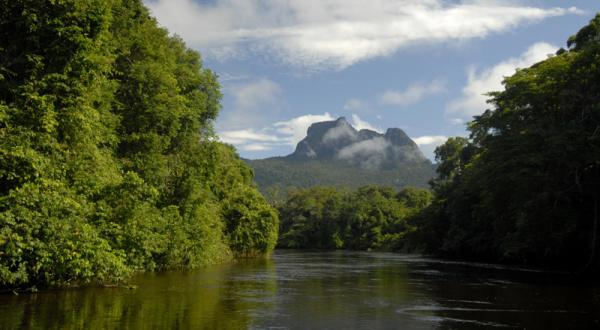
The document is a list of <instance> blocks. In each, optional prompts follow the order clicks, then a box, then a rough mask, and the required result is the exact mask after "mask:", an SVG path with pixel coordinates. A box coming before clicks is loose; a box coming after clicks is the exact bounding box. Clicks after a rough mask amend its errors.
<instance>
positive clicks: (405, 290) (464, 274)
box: [0, 251, 600, 330]
mask: <svg viewBox="0 0 600 330" xmlns="http://www.w3.org/2000/svg"><path fill="white" fill-rule="evenodd" d="M131 283H132V284H135V285H137V289H125V288H84V289H70V290H55V291H43V292H39V293H34V294H24V293H22V294H19V295H13V294H3V295H0V327H1V328H2V329H27V328H30V329H110V328H114V329H187V328H191V329H336V330H337V329H488V328H495V329H594V328H600V287H599V286H598V285H591V284H585V283H572V282H569V281H566V280H561V278H560V277H557V276H556V275H550V274H547V273H544V272H535V271H528V270H515V269H509V268H503V267H497V266H492V265H482V264H469V263H455V262H448V261H441V260H434V259H426V258H421V257H418V256H410V255H402V254H392V253H366V252H344V251H335V252H305V251H300V252H299V251H276V252H275V253H274V255H273V256H272V257H271V258H269V259H261V260H248V261H243V262H239V263H235V264H229V265H220V266H213V267H208V268H205V269H201V270H197V271H191V272H174V271H171V272H164V273H155V274H142V275H139V276H137V277H135V278H133V279H132V280H131Z"/></svg>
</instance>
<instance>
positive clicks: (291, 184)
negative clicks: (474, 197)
mask: <svg viewBox="0 0 600 330" xmlns="http://www.w3.org/2000/svg"><path fill="white" fill-rule="evenodd" d="M247 162H248V164H250V166H251V167H252V168H253V169H254V172H255V174H256V177H255V180H256V183H257V184H258V187H259V188H260V190H261V191H262V192H263V193H264V194H265V195H266V196H267V197H268V198H269V199H270V200H272V201H282V200H284V199H285V197H286V196H287V193H288V192H289V191H291V190H293V189H296V188H310V187H314V186H331V187H337V188H347V189H358V188H359V187H362V186H366V185H379V186H388V185H391V186H393V187H394V188H396V189H403V188H405V187H420V188H426V187H427V181H429V180H430V179H431V178H432V177H433V176H435V167H434V166H432V165H431V163H429V162H412V163H411V162H406V163H402V164H399V165H398V167H397V168H385V169H366V168H362V167H359V166H354V165H352V164H348V163H347V162H343V161H335V160H294V159H287V158H284V157H275V158H267V159H258V160H247Z"/></svg>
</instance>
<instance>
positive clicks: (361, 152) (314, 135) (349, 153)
mask: <svg viewBox="0 0 600 330" xmlns="http://www.w3.org/2000/svg"><path fill="white" fill-rule="evenodd" d="M286 158H290V159H296V160H302V159H305V160H308V159H318V160H327V159H329V160H337V161H345V162H348V163H350V164H355V165H358V166H361V167H368V168H382V167H390V166H396V165H397V163H399V162H424V161H425V162H426V161H427V159H426V158H425V156H423V153H422V152H421V150H420V149H419V147H418V146H417V145H416V143H415V142H414V141H412V140H411V139H410V137H408V135H406V133H404V131H402V130H401V129H399V128H389V129H388V130H387V131H386V132H385V134H381V133H378V132H375V131H373V130H368V129H362V130H360V131H357V130H356V129H355V128H354V127H353V126H352V125H351V124H350V123H349V122H348V121H347V120H346V118H344V117H340V118H338V119H336V120H332V121H324V122H319V123H314V124H312V125H311V126H310V127H309V128H308V131H307V135H306V137H305V138H304V139H303V140H302V141H300V142H299V143H298V145H297V146H296V150H295V151H294V153H292V154H291V155H289V156H287V157H286Z"/></svg>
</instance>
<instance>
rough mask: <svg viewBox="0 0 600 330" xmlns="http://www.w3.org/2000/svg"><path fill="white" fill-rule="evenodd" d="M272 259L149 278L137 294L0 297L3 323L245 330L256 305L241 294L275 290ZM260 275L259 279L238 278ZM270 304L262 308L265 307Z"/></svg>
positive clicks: (109, 291) (92, 291)
mask: <svg viewBox="0 0 600 330" xmlns="http://www.w3.org/2000/svg"><path fill="white" fill-rule="evenodd" d="M272 269H273V266H272V261H269V260H253V261H247V262H242V263H240V264H237V265H225V266H218V267H211V268H207V269H203V270H200V271H198V272H168V273H164V274H146V275H141V276H139V277H137V278H135V279H134V280H133V282H134V283H135V284H137V285H138V286H139V288H138V289H136V290H127V289H123V288H118V289H116V288H88V289H81V290H69V291H50V292H42V293H37V294H29V295H27V294H23V295H20V296H7V295H5V296H0V310H1V311H2V312H1V313H0V324H1V325H2V326H1V327H2V328H4V327H7V328H25V329H27V328H32V329H83V328H85V329H109V328H131V329H138V328H160V329H174V328H194V329H216V328H222V329H245V328H247V327H248V325H249V324H250V323H251V315H249V314H248V313H247V311H248V310H252V309H253V306H252V304H253V301H252V300H251V299H245V298H247V297H243V296H240V294H239V293H240V292H244V291H249V292H264V293H270V294H272V293H273V292H274V291H275V290H276V284H275V279H274V277H273V276H268V272H269V271H270V270H272ZM253 270H254V271H255V272H258V271H261V272H262V273H263V274H267V275H265V276H259V277H257V278H259V280H244V279H241V280H240V278H239V276H242V275H247V274H249V273H252V272H253ZM263 307H265V306H260V308H263Z"/></svg>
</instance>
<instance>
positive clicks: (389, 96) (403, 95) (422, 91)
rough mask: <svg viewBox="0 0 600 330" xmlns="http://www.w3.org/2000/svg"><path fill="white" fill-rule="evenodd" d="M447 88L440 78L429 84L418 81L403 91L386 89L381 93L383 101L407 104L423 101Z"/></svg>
mask: <svg viewBox="0 0 600 330" xmlns="http://www.w3.org/2000/svg"><path fill="white" fill-rule="evenodd" d="M445 90H446V84H445V83H444V82H442V81H440V80H434V81H432V82H430V83H428V84H422V83H416V84H412V85H410V86H408V88H407V89H405V90H403V91H392V90H389V91H386V92H385V93H383V95H381V103H383V104H387V105H397V106H407V105H411V104H415V103H417V102H419V101H421V100H422V99H423V98H424V97H425V96H429V95H435V94H439V93H442V92H444V91H445Z"/></svg>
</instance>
